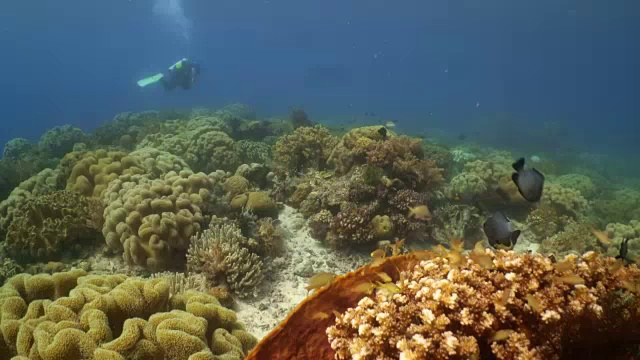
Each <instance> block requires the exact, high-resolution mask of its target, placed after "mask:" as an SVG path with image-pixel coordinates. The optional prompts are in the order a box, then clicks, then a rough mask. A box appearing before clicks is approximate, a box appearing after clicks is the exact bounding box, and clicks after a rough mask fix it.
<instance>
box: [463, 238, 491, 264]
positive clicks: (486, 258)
mask: <svg viewBox="0 0 640 360" xmlns="http://www.w3.org/2000/svg"><path fill="white" fill-rule="evenodd" d="M469 258H471V260H472V261H473V262H475V263H476V264H478V265H480V267H481V268H483V269H487V270H489V269H491V268H493V259H492V258H491V256H490V255H489V254H487V253H486V252H484V247H483V246H482V241H478V242H477V243H476V246H475V247H474V248H473V250H471V252H470V253H469Z"/></svg>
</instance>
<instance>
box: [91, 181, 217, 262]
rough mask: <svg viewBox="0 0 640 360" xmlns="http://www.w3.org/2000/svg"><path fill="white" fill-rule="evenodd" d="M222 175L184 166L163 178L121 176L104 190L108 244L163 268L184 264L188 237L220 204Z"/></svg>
mask: <svg viewBox="0 0 640 360" xmlns="http://www.w3.org/2000/svg"><path fill="white" fill-rule="evenodd" d="M217 187H219V185H218V180H217V179H216V178H215V177H214V176H213V174H212V175H210V176H207V175H205V174H203V173H198V174H194V173H192V172H191V171H187V170H184V171H181V172H180V173H179V174H177V173H175V172H169V173H168V174H166V175H165V176H164V177H163V178H161V179H155V180H151V179H148V178H145V177H143V176H140V175H133V176H127V175H125V176H121V177H120V178H119V179H117V180H114V181H113V182H112V183H111V184H110V185H109V188H108V189H107V190H106V191H105V194H104V203H105V204H106V205H107V206H106V208H105V210H104V219H105V223H104V226H103V228H102V234H103V235H104V237H105V240H106V242H107V244H108V245H109V247H110V248H111V249H112V250H114V251H117V252H122V253H123V256H124V259H125V260H126V261H127V262H128V263H130V264H136V265H143V266H146V267H147V268H149V269H152V270H156V271H160V270H164V269H166V268H167V267H169V266H170V264H180V263H182V260H181V259H183V258H184V255H185V253H186V251H187V248H188V247H189V239H190V238H191V237H192V236H193V235H195V234H196V233H197V232H198V231H200V229H201V225H202V224H203V222H204V213H206V212H207V211H208V210H209V205H213V204H215V201H214V196H215V194H216V193H217V191H218V190H217Z"/></svg>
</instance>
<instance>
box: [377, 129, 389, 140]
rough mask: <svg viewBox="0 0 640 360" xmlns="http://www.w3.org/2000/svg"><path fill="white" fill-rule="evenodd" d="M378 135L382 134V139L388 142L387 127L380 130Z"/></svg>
mask: <svg viewBox="0 0 640 360" xmlns="http://www.w3.org/2000/svg"><path fill="white" fill-rule="evenodd" d="M378 134H380V136H382V138H383V139H384V140H387V128H386V127H384V126H383V127H381V128H380V129H378Z"/></svg>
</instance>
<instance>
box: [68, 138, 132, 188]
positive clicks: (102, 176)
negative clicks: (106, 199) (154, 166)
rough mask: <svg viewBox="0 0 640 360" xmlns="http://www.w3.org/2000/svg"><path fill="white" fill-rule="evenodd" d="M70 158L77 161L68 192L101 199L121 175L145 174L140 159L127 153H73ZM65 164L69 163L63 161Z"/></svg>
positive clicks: (70, 177) (103, 151) (74, 164)
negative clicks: (71, 191)
mask: <svg viewBox="0 0 640 360" xmlns="http://www.w3.org/2000/svg"><path fill="white" fill-rule="evenodd" d="M68 157H70V158H73V159H76V158H78V157H79V159H78V160H77V161H73V160H72V161H70V162H69V163H70V164H71V163H73V166H72V167H71V172H70V174H69V178H68V179H67V190H73V191H77V192H79V193H80V194H82V195H85V196H92V197H94V198H98V199H99V198H101V197H102V194H103V192H104V191H105V190H106V189H107V186H109V183H110V182H111V181H113V180H115V179H117V178H118V177H119V176H120V175H123V174H127V175H136V174H144V173H145V171H144V169H142V167H141V166H142V165H141V162H140V159H139V158H137V157H131V156H128V154H127V153H125V152H119V151H110V152H108V151H106V150H102V149H101V150H97V151H95V152H87V153H80V154H78V153H71V154H69V155H68ZM63 163H67V162H66V161H65V160H64V159H63Z"/></svg>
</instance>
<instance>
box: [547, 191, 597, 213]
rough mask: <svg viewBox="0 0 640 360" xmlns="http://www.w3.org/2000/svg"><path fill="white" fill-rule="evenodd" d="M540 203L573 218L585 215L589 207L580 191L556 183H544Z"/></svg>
mask: <svg viewBox="0 0 640 360" xmlns="http://www.w3.org/2000/svg"><path fill="white" fill-rule="evenodd" d="M542 204H544V205H548V206H551V207H553V208H555V209H556V211H557V212H558V214H560V215H566V216H570V217H572V218H574V219H576V218H580V217H582V216H585V214H586V212H587V211H588V209H589V203H588V202H587V200H586V199H585V198H584V197H583V196H582V194H580V191H578V190H575V189H570V188H565V187H562V186H561V185H558V184H545V187H544V191H543V193H542Z"/></svg>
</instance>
